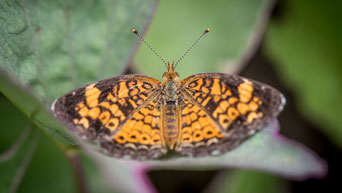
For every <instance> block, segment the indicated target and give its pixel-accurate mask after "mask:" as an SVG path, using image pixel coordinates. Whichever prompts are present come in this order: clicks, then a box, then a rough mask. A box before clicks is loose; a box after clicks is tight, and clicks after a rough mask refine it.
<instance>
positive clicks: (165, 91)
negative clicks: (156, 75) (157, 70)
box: [161, 63, 180, 105]
mask: <svg viewBox="0 0 342 193" xmlns="http://www.w3.org/2000/svg"><path fill="white" fill-rule="evenodd" d="M167 70H168V71H167V72H165V73H164V74H163V82H162V83H161V89H162V97H163V103H164V105H165V104H167V103H169V104H170V103H175V104H176V105H177V98H178V94H179V87H180V86H179V82H178V77H179V75H178V73H177V72H175V71H174V65H173V64H169V63H168V65H167Z"/></svg>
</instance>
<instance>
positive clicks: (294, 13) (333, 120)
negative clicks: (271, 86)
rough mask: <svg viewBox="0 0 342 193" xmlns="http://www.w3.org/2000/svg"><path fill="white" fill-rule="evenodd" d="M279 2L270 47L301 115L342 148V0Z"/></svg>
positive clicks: (267, 42) (269, 30) (270, 35)
mask: <svg viewBox="0 0 342 193" xmlns="http://www.w3.org/2000/svg"><path fill="white" fill-rule="evenodd" d="M279 7H280V9H279V10H278V13H277V15H278V17H275V18H274V19H273V20H272V21H271V23H270V25H269V29H268V32H267V36H266V51H267V52H268V54H269V56H271V57H272V58H273V60H274V61H275V64H276V65H277V68H278V72H279V74H280V75H281V76H282V78H283V82H284V83H285V84H287V86H288V88H289V89H291V90H292V91H293V92H294V94H295V97H296V99H297V102H296V104H297V105H298V107H299V110H300V111H301V113H302V115H303V116H305V117H306V118H307V119H308V120H310V121H311V122H313V123H315V124H316V125H318V126H319V127H320V128H321V129H322V132H323V133H325V134H327V135H328V136H329V137H330V138H331V139H332V140H333V141H334V142H335V143H336V144H337V145H339V147H342V119H341V115H342V100H341V97H342V90H341V89H342V85H341V84H342V63H341V62H342V61H341V45H342V44H341V43H342V41H341V30H338V26H340V25H341V22H340V21H341V17H339V12H340V9H341V7H342V4H341V1H338V0H329V1H325V2H322V1H319V0H314V1H309V0H305V1H296V0H287V1H280V4H279ZM340 29H341V28H340Z"/></svg>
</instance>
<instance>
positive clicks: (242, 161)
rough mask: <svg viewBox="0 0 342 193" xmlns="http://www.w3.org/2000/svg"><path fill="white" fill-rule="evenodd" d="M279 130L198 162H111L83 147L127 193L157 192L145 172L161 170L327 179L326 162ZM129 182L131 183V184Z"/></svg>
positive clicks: (185, 159)
mask: <svg viewBox="0 0 342 193" xmlns="http://www.w3.org/2000/svg"><path fill="white" fill-rule="evenodd" d="M277 128H278V123H277V122H276V121H275V122H274V123H271V124H269V125H268V126H267V127H266V128H264V129H263V130H262V131H260V132H259V133H257V134H256V135H255V136H253V137H252V138H250V139H249V140H247V141H245V142H244V143H242V144H241V145H240V146H239V147H237V148H236V149H234V150H233V151H230V152H228V153H225V154H223V155H220V156H210V157H197V158H191V157H178V158H175V157H172V158H170V159H165V160H151V161H144V162H138V161H133V160H123V159H116V158H111V157H108V156H106V155H103V154H100V153H99V152H97V151H95V150H96V149H95V148H94V147H93V146H92V145H90V144H87V143H84V142H83V141H82V142H80V143H81V144H82V145H83V147H84V149H85V150H86V152H87V153H88V154H89V155H90V156H91V157H92V158H93V160H95V161H96V162H97V164H98V166H99V167H100V168H101V171H102V173H103V174H104V175H105V176H106V179H107V180H108V181H109V184H111V185H113V186H114V187H116V188H121V189H120V190H121V191H123V192H151V191H153V190H154V189H153V187H152V186H151V183H150V182H149V181H148V180H147V176H146V174H145V171H148V170H158V169H177V170H179V169H183V170H208V169H222V168H232V167H233V168H235V167H236V168H248V169H255V170H262V171H267V172H270V173H274V174H277V175H280V176H284V177H287V178H294V179H299V180H302V179H306V178H309V177H321V176H323V175H325V173H326V165H325V162H324V161H322V160H321V159H320V158H318V157H317V155H315V154H314V153H313V152H311V151H310V150H309V149H308V148H306V147H304V146H303V145H301V144H299V143H297V142H294V141H291V140H289V139H286V138H284V137H282V136H279V134H278V130H277ZM127 179H131V180H130V181H129V182H128V181H127ZM129 184H136V185H134V186H129Z"/></svg>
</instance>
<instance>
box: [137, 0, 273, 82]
mask: <svg viewBox="0 0 342 193" xmlns="http://www.w3.org/2000/svg"><path fill="white" fill-rule="evenodd" d="M272 6H273V1H271V0H228V1H227V0H217V1H213V2H208V1H206V0H187V1H182V0H174V1H161V2H160V4H159V6H158V9H157V11H156V16H155V19H154V20H153V23H152V24H151V27H150V29H149V31H148V33H147V35H146V37H145V39H146V40H147V41H148V42H149V43H150V44H151V46H152V47H153V48H154V49H155V50H157V51H158V52H159V54H160V55H161V56H162V57H164V59H165V60H167V61H170V62H172V61H174V62H176V61H177V60H178V59H179V58H180V57H181V55H183V54H184V52H185V51H186V50H187V49H188V47H190V45H191V44H192V43H193V42H194V41H195V39H196V38H197V37H198V36H199V35H200V34H201V33H202V32H203V31H204V30H205V29H206V28H208V27H209V28H211V31H210V32H209V33H208V34H207V35H206V36H205V37H203V38H202V40H201V41H200V42H199V43H198V45H197V46H196V47H195V48H194V49H193V50H192V51H191V52H190V53H189V54H188V55H187V56H186V57H185V58H184V59H183V61H182V62H181V63H180V64H179V65H178V67H177V71H178V72H179V74H180V76H181V78H184V77H186V76H189V75H191V74H194V73H199V72H226V73H237V72H238V71H239V70H240V69H241V68H242V67H243V66H244V64H246V62H248V60H249V59H250V57H251V56H252V55H253V54H254V53H255V51H256V48H258V46H259V43H260V40H261V36H262V32H263V30H264V28H265V24H266V23H267V21H268V16H269V12H270V10H271V7H272ZM134 61H135V67H136V68H137V69H139V71H141V72H143V73H144V74H147V75H150V76H153V77H156V78H161V75H162V73H163V72H164V71H165V70H166V68H165V67H164V64H162V62H161V61H159V60H158V58H157V57H156V56H154V55H153V54H152V52H151V51H150V50H149V48H148V47H147V46H145V45H142V46H141V48H140V49H139V51H138V54H137V57H135V60H134Z"/></svg>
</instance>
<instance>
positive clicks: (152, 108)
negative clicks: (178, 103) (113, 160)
mask: <svg viewBox="0 0 342 193" xmlns="http://www.w3.org/2000/svg"><path fill="white" fill-rule="evenodd" d="M160 113H161V112H160V111H159V110H158V108H157V103H155V102H150V103H149V104H147V105H146V106H144V107H143V108H141V109H140V110H139V111H138V112H136V113H134V115H133V116H132V117H131V118H130V119H129V120H128V121H127V122H126V123H125V124H123V125H122V126H121V128H120V129H119V131H118V132H117V133H116V134H115V135H114V137H113V138H112V139H111V140H109V139H107V138H106V137H105V140H104V141H103V143H102V144H101V145H102V146H104V147H108V146H110V147H113V149H112V151H109V152H108V153H109V154H112V155H115V156H116V157H123V156H126V157H130V158H133V159H148V158H157V157H160V156H162V155H164V154H166V152H167V150H166V147H165V143H164V139H163V138H162V133H161V129H160V128H161V119H160ZM108 144H110V145H108Z"/></svg>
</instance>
